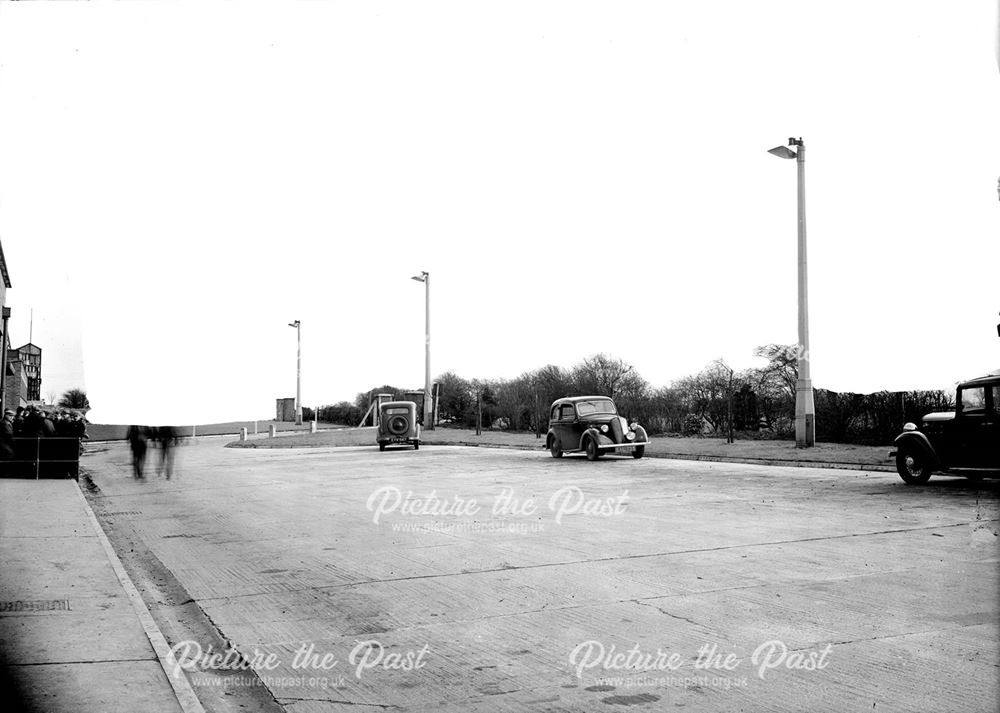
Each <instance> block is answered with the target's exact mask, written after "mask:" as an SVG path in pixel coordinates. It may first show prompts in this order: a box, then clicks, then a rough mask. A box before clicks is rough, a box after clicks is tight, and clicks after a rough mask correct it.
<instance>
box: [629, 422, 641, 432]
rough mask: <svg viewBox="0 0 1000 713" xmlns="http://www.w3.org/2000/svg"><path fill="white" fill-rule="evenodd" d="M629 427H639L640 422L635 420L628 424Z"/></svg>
mask: <svg viewBox="0 0 1000 713" xmlns="http://www.w3.org/2000/svg"><path fill="white" fill-rule="evenodd" d="M628 427H629V428H631V429H632V430H633V431H634V430H635V429H637V428H639V422H638V421H633V422H632V423H630V424H629V425H628Z"/></svg>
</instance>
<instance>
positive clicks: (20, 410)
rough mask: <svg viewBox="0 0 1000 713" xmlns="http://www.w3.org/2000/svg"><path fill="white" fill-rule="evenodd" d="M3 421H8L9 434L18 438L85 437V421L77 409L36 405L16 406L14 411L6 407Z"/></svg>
mask: <svg viewBox="0 0 1000 713" xmlns="http://www.w3.org/2000/svg"><path fill="white" fill-rule="evenodd" d="M4 421H9V423H10V428H11V434H12V435H13V436H15V437H18V438H22V437H23V438H48V437H52V436H58V437H62V438H79V439H81V440H83V439H85V438H86V437H87V422H86V421H85V420H84V419H83V416H82V415H80V413H79V412H77V411H72V412H70V411H64V410H58V411H57V410H52V411H45V410H43V409H40V408H38V407H37V406H27V407H24V406H18V407H17V410H16V411H11V410H10V409H7V411H6V412H5V413H4ZM4 430H5V431H6V429H4Z"/></svg>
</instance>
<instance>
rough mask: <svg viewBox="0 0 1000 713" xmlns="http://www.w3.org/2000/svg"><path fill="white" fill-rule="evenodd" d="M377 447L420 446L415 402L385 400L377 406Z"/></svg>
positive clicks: (382, 449)
mask: <svg viewBox="0 0 1000 713" xmlns="http://www.w3.org/2000/svg"><path fill="white" fill-rule="evenodd" d="M378 410H379V414H378V434H377V435H376V436H375V440H376V442H377V443H378V449H379V450H380V451H384V450H385V448H386V446H409V445H412V446H413V450H418V449H419V448H420V424H419V423H417V404H416V403H414V402H413V401H386V402H385V403H381V404H379V407H378Z"/></svg>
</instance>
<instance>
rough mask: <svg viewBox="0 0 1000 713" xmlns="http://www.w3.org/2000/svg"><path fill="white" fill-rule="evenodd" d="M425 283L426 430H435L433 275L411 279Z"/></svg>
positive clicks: (427, 273)
mask: <svg viewBox="0 0 1000 713" xmlns="http://www.w3.org/2000/svg"><path fill="white" fill-rule="evenodd" d="M410 279H411V280H416V281H417V282H422V283H424V300H425V305H424V310H425V312H426V319H425V323H424V324H425V329H424V428H426V429H427V430H429V431H433V430H434V395H433V394H432V393H431V274H430V273H429V272H427V271H426V270H424V271H421V273H420V274H419V275H414V276H413V277H411V278H410Z"/></svg>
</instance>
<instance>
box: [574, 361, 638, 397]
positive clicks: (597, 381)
mask: <svg viewBox="0 0 1000 713" xmlns="http://www.w3.org/2000/svg"><path fill="white" fill-rule="evenodd" d="M573 381H574V382H576V385H577V387H578V388H580V389H581V390H583V391H589V393H592V394H600V395H602V396H610V397H611V398H614V397H615V396H617V395H618V394H619V393H621V392H623V391H630V392H632V393H635V392H641V391H642V390H643V388H644V387H645V386H646V382H645V380H644V379H642V377H640V376H639V375H638V373H637V372H636V371H635V367H634V366H632V365H631V364H627V363H625V362H624V361H622V360H621V359H615V358H614V357H611V356H609V355H607V354H595V355H593V356H591V357H587V358H586V359H584V360H583V361H582V362H581V363H579V364H577V365H576V366H575V367H573Z"/></svg>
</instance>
